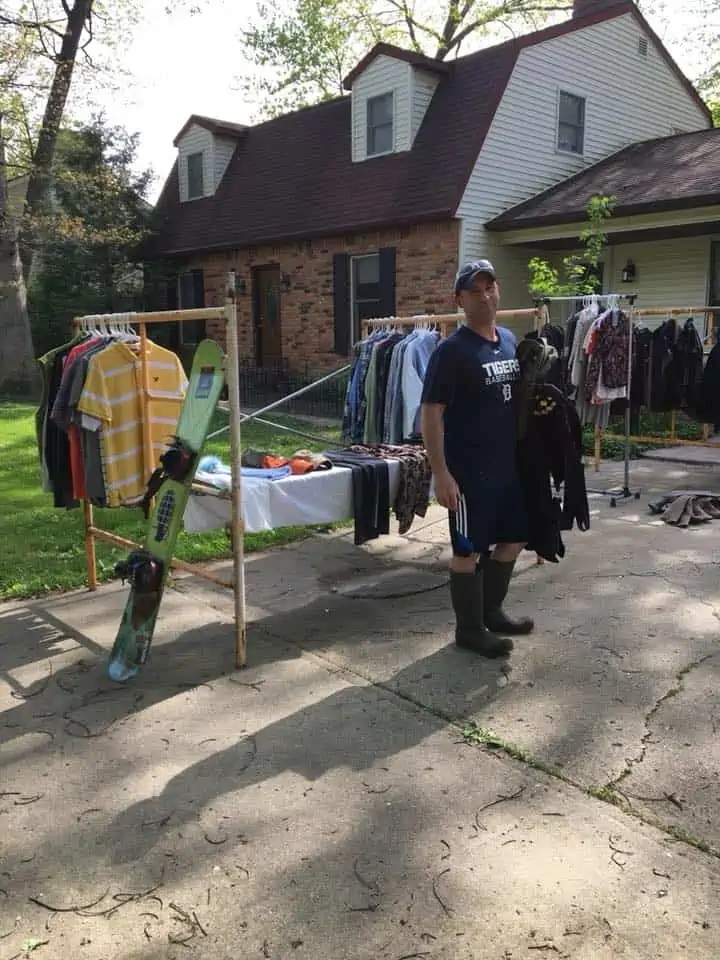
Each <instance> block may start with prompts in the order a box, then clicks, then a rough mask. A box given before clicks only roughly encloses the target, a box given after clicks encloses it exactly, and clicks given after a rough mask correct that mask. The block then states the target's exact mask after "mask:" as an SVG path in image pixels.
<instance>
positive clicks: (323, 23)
mask: <svg viewBox="0 0 720 960" xmlns="http://www.w3.org/2000/svg"><path fill="white" fill-rule="evenodd" d="M636 2H637V3H638V7H639V8H640V9H641V10H642V12H643V13H644V14H646V15H647V16H648V18H649V19H650V21H651V23H654V24H655V25H656V26H657V27H658V28H659V32H661V33H662V26H663V24H667V22H668V20H669V18H670V17H671V16H672V17H673V18H676V17H681V18H682V20H683V23H684V24H686V25H687V29H686V30H685V32H684V37H683V38H682V39H681V40H679V41H677V43H676V48H677V49H676V51H675V52H676V53H677V54H678V55H680V54H682V53H685V54H687V55H688V59H689V62H693V61H694V62H695V63H697V64H698V67H697V70H696V71H695V75H693V77H692V79H693V80H695V81H696V82H698V83H700V84H701V89H702V90H703V92H704V93H705V95H707V96H708V97H709V98H710V97H711V94H712V93H713V91H714V90H715V89H718V88H720V56H718V51H717V43H718V40H717V34H718V31H717V24H713V23H712V21H711V15H715V16H717V14H718V12H720V0H636ZM678 8H682V9H681V10H680V9H678ZM571 9H572V0H357V2H352V0H258V5H257V9H256V14H257V16H256V18H255V21H254V23H253V24H252V25H251V26H250V27H248V28H247V29H245V30H243V31H242V32H241V41H242V44H243V50H244V53H245V56H246V58H247V60H248V61H249V64H250V71H249V73H248V74H246V75H245V76H243V77H242V78H241V79H242V86H243V88H244V90H245V91H246V93H247V94H248V96H249V97H250V98H251V99H252V101H257V100H260V101H261V103H260V110H259V116H260V117H271V116H278V115H279V114H282V113H286V112H288V111H290V110H295V109H298V108H299V107H302V106H307V105H309V104H312V103H318V102H319V101H322V100H327V99H329V98H332V97H337V96H341V95H342V94H343V93H344V92H345V91H344V90H343V87H342V80H343V77H345V76H346V75H347V74H348V73H349V72H350V70H352V68H353V67H354V66H355V64H356V63H357V62H358V61H359V60H360V59H361V58H362V57H363V56H364V54H365V53H367V51H368V50H369V49H370V47H371V46H373V44H374V43H376V42H377V41H379V40H385V41H387V42H391V43H396V44H398V45H399V46H403V47H405V48H408V49H411V50H414V51H416V52H418V53H424V54H427V55H428V56H432V57H436V58H438V59H440V60H446V59H449V58H452V57H456V56H458V54H460V53H461V52H465V50H466V49H467V48H468V47H469V48H471V49H472V48H477V47H478V46H480V45H482V44H483V43H486V42H488V41H494V42H500V41H502V40H507V39H511V38H512V37H514V36H518V35H519V34H522V33H526V32H527V31H528V30H535V29H538V28H539V27H541V26H543V25H545V24H547V23H549V22H558V21H561V20H564V19H567V17H568V15H569V13H570V11H571ZM698 51H701V55H699V56H698ZM715 99H717V97H716V98H715Z"/></svg>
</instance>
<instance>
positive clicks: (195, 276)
mask: <svg viewBox="0 0 720 960" xmlns="http://www.w3.org/2000/svg"><path fill="white" fill-rule="evenodd" d="M191 272H192V285H193V307H204V306H205V279H204V277H203V272H202V270H192V271H191Z"/></svg>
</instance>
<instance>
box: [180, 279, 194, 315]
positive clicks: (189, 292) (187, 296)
mask: <svg viewBox="0 0 720 960" xmlns="http://www.w3.org/2000/svg"><path fill="white" fill-rule="evenodd" d="M179 286H180V289H179V290H178V299H179V301H180V304H179V306H180V309H181V310H190V309H191V308H192V307H194V306H195V285H194V283H193V275H192V274H191V273H181V274H180V284H179Z"/></svg>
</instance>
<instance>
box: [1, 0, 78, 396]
mask: <svg viewBox="0 0 720 960" xmlns="http://www.w3.org/2000/svg"><path fill="white" fill-rule="evenodd" d="M93 2H94V0H73V2H72V6H70V3H69V2H68V0H62V7H63V13H64V19H63V18H60V17H58V18H57V19H54V20H53V19H52V18H51V17H50V16H43V15H41V14H40V12H39V11H37V15H36V16H35V19H34V20H31V19H28V18H27V17H26V14H25V12H24V7H23V6H20V7H19V9H18V10H17V11H15V12H13V11H10V12H8V11H0V21H1V22H2V23H3V24H4V26H5V28H6V29H12V30H14V31H15V33H16V46H17V49H18V50H19V51H22V53H21V55H19V56H18V62H19V66H18V69H17V70H16V71H15V72H14V73H13V74H12V76H11V77H9V78H5V83H6V85H7V86H6V90H5V97H6V98H8V99H9V98H10V95H14V99H15V100H16V101H17V100H18V99H20V102H21V103H22V98H21V97H20V98H19V97H18V90H17V86H18V83H21V82H22V81H21V80H19V76H22V75H23V73H24V72H26V70H27V68H28V66H29V65H30V64H31V63H32V56H33V54H36V55H37V51H38V48H39V49H41V50H42V52H43V54H44V55H45V56H47V58H48V60H50V61H52V62H54V75H53V79H52V81H51V83H50V89H49V92H48V95H47V100H46V102H45V109H44V113H43V119H42V122H41V124H40V130H39V134H38V137H37V141H36V143H35V146H34V149H33V151H32V162H31V165H30V170H29V177H28V184H27V192H26V198H25V208H24V211H23V214H22V216H21V218H20V221H19V222H17V221H16V220H15V218H14V217H11V216H9V215H8V210H7V204H6V203H4V204H3V209H2V211H0V215H1V218H0V283H2V287H1V288H0V389H5V390H7V389H8V388H16V389H17V388H18V387H19V386H20V385H21V384H25V385H27V386H30V385H32V384H33V382H34V381H35V379H36V376H37V375H36V371H35V365H34V350H33V343H32V333H31V330H30V318H29V316H28V312H27V297H26V293H25V276H27V275H29V273H30V270H31V268H32V260H33V256H34V244H33V243H32V238H31V232H30V227H29V224H30V223H31V222H32V218H33V216H34V215H35V214H36V213H37V211H38V209H39V207H40V204H41V202H42V200H43V196H44V194H45V192H46V191H47V183H48V177H49V175H50V167H51V165H52V161H53V154H54V151H55V144H56V141H57V136H58V131H59V129H60V124H61V122H62V118H63V114H64V112H65V105H66V103H67V98H68V94H69V92H70V84H71V83H72V76H73V70H74V68H75V60H76V58H77V54H78V49H79V47H80V41H81V38H82V35H83V32H84V31H85V30H86V29H87V30H90V31H91V30H92V20H91V17H92V10H93ZM36 10H37V8H36ZM61 29H62V32H61ZM48 35H52V36H54V37H55V38H56V39H57V40H59V45H58V46H57V48H56V49H52V48H51V47H50V46H49V45H48ZM91 35H92V34H90V36H91ZM23 68H25V70H23ZM31 89H33V88H31ZM0 177H2V181H3V182H2V183H0V195H2V196H3V197H5V198H6V197H7V195H8V191H7V171H6V165H5V163H4V162H3V164H2V166H1V167H0Z"/></svg>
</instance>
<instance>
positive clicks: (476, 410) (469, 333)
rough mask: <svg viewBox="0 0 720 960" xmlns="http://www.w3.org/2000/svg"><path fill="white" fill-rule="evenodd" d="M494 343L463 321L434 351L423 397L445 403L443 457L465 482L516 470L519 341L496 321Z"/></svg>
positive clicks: (500, 477)
mask: <svg viewBox="0 0 720 960" xmlns="http://www.w3.org/2000/svg"><path fill="white" fill-rule="evenodd" d="M496 329H497V335H498V340H497V341H496V342H495V343H492V342H491V341H490V340H486V339H485V337H481V336H480V334H478V333H475V332H474V331H473V330H471V329H470V328H469V327H466V326H462V327H459V328H458V329H457V330H456V331H455V332H454V333H452V334H451V335H450V336H449V337H448V338H447V339H445V340H443V341H441V343H440V344H439V345H438V347H437V349H436V350H435V352H434V353H433V354H432V356H431V357H430V363H429V364H428V368H427V373H426V374H425V382H424V385H423V393H422V401H423V403H439V404H442V405H443V406H444V407H445V414H444V427H445V460H446V462H447V466H448V469H449V471H450V473H451V474H452V475H453V476H454V477H455V479H456V480H457V481H458V483H460V484H461V486H462V485H463V484H464V483H468V482H470V483H473V484H475V483H478V482H481V481H482V480H485V481H486V482H488V483H489V484H494V483H505V482H507V481H509V480H510V479H511V478H512V477H513V475H514V474H515V472H516V421H515V412H514V407H513V402H512V400H513V388H514V385H515V383H517V381H518V380H519V379H520V365H519V363H518V361H517V359H516V358H515V348H516V345H517V341H516V340H515V336H514V334H513V333H511V331H510V330H506V329H504V328H502V327H497V328H496Z"/></svg>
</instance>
